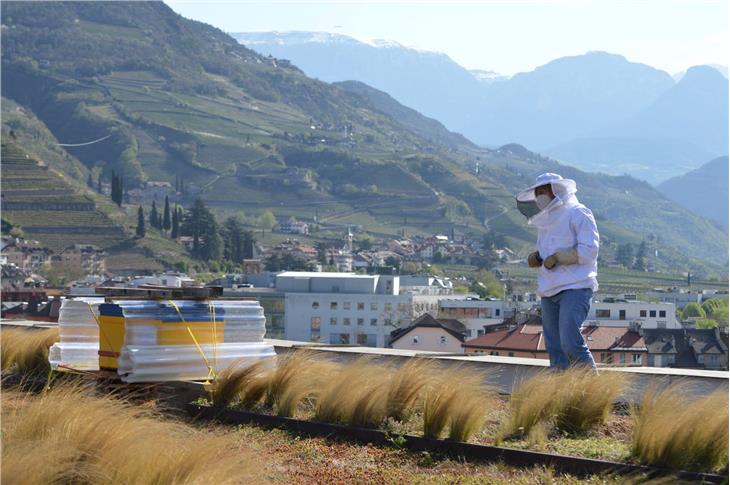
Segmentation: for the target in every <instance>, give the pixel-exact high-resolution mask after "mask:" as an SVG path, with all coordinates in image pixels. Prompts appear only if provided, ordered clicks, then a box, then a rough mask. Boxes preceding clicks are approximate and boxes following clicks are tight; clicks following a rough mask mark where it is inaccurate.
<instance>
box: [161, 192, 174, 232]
mask: <svg viewBox="0 0 730 485" xmlns="http://www.w3.org/2000/svg"><path fill="white" fill-rule="evenodd" d="M171 222H172V221H170V199H169V198H168V197H167V196H165V212H164V213H163V216H162V228H163V229H164V230H166V231H169V230H170V227H172V226H171Z"/></svg>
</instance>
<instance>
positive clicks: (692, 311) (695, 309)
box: [682, 303, 707, 320]
mask: <svg viewBox="0 0 730 485" xmlns="http://www.w3.org/2000/svg"><path fill="white" fill-rule="evenodd" d="M706 316H707V315H706V314H705V311H704V310H703V309H702V307H701V306H700V305H699V304H698V303H688V304H687V305H686V306H685V307H684V310H682V318H684V319H685V320H686V319H688V318H705V317H706Z"/></svg>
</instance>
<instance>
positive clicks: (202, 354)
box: [167, 300, 215, 380]
mask: <svg viewBox="0 0 730 485" xmlns="http://www.w3.org/2000/svg"><path fill="white" fill-rule="evenodd" d="M167 301H168V303H170V305H172V307H173V308H174V309H175V311H176V312H177V314H178V315H179V316H180V321H181V322H182V323H184V324H185V328H186V329H187V330H188V333H189V334H190V338H192V339H193V343H194V344H195V347H196V348H197V349H198V352H200V356H201V357H202V358H203V362H205V366H206V367H207V368H208V378H207V380H210V379H211V377H215V372H213V367H211V365H210V362H208V358H207V357H206V356H205V352H203V349H202V348H200V344H199V343H198V339H196V338H195V334H193V331H192V330H190V326H189V325H188V324H187V322H186V321H185V318H184V317H183V316H182V313H181V312H180V308H178V306H177V305H176V304H175V302H173V301H172V300H167Z"/></svg>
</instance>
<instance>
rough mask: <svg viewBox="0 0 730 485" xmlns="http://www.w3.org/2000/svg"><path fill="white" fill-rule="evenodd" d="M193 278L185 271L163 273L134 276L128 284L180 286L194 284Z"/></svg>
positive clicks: (134, 285)
mask: <svg viewBox="0 0 730 485" xmlns="http://www.w3.org/2000/svg"><path fill="white" fill-rule="evenodd" d="M194 283H195V280H194V279H192V278H190V277H189V276H188V275H186V274H185V273H171V272H169V273H163V274H161V275H155V276H135V277H133V278H132V279H131V280H130V281H129V283H128V284H129V286H131V287H137V286H142V285H151V286H171V287H173V288H180V287H182V286H186V285H191V284H194Z"/></svg>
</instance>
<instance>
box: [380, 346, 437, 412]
mask: <svg viewBox="0 0 730 485" xmlns="http://www.w3.org/2000/svg"><path fill="white" fill-rule="evenodd" d="M435 373H436V365H435V363H434V361H433V360H430V359H419V358H416V357H414V358H411V359H409V360H408V362H406V363H405V364H403V365H401V366H400V367H399V368H398V369H396V370H395V371H394V372H393V374H392V376H391V378H390V380H389V381H388V384H387V387H388V393H387V396H386V405H385V408H386V415H387V417H389V418H393V419H395V420H397V421H406V420H407V419H408V417H409V416H410V414H411V413H412V412H413V411H414V410H415V409H416V406H417V404H420V401H422V399H423V395H424V393H425V391H426V388H427V386H428V384H429V382H430V380H431V379H432V377H433V375H434V374H435Z"/></svg>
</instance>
